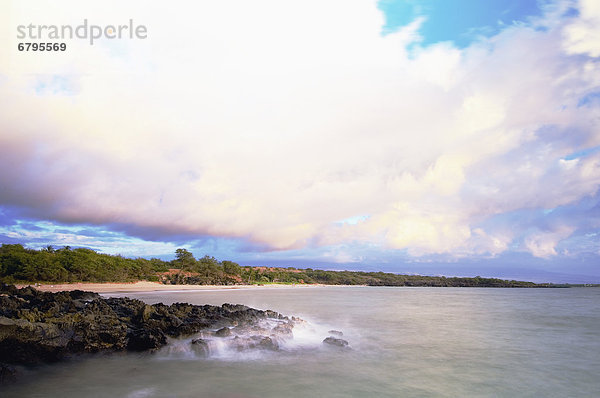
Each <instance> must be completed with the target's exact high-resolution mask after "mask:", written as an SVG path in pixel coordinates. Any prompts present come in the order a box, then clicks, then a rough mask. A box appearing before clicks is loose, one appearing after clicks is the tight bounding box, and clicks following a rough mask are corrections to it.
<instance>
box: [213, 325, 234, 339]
mask: <svg viewBox="0 0 600 398" xmlns="http://www.w3.org/2000/svg"><path fill="white" fill-rule="evenodd" d="M215 336H217V337H227V336H231V329H229V328H228V327H223V328H221V329H219V330H217V331H216V332H215Z"/></svg>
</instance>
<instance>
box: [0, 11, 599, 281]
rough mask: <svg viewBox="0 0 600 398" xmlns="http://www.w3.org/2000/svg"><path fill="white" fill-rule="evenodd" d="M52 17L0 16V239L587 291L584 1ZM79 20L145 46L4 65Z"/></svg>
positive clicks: (594, 180)
mask: <svg viewBox="0 0 600 398" xmlns="http://www.w3.org/2000/svg"><path fill="white" fill-rule="evenodd" d="M60 4H61V7H57V6H56V2H55V1H50V0H35V1H34V0H8V1H3V2H2V3H1V4H0V15H1V16H0V19H1V21H0V22H1V23H0V26H2V28H1V29H2V30H0V48H1V49H2V51H1V52H0V243H21V244H23V245H25V246H27V247H31V248H41V247H45V246H47V245H53V246H56V247H61V246H65V245H68V246H71V247H88V248H92V249H94V250H97V251H99V252H103V253H111V254H122V255H124V256H130V257H146V258H150V257H159V258H163V259H171V258H173V257H174V251H175V249H176V248H179V247H184V248H187V249H188V250H190V251H192V252H193V253H194V254H195V255H196V257H202V256H204V255H205V254H208V255H212V256H215V257H217V258H218V259H221V260H225V259H229V260H233V261H237V262H239V263H240V264H242V265H281V266H299V267H309V266H312V267H317V268H323V269H354V270H383V271H387V272H400V273H420V274H435V275H438V274H441V275H448V276H454V275H470V276H474V275H482V276H499V277H508V278H510V277H517V278H520V279H529V280H536V281H555V282H562V281H568V282H600V235H599V234H600V194H599V187H600V3H599V2H598V1H595V0H579V1H575V0H565V1H562V0H556V1H554V0H537V1H535V0H511V1H507V0H488V1H485V2H483V1H477V0H456V1H442V0H438V1H434V0H423V1H417V0H380V1H375V0H318V1H317V0H303V1H291V0H290V1H280V0H255V1H252V2H248V1H244V0H224V1H219V2H214V1H187V0H175V1H171V2H168V4H167V3H165V2H159V1H131V2H122V1H114V0H107V1H104V2H102V3H101V4H100V3H98V2H83V1H75V0H73V1H71V0H66V1H64V2H61V3H60ZM84 20H87V24H88V25H97V26H100V27H106V26H109V25H114V26H118V25H122V24H129V23H130V21H131V23H132V26H133V25H136V26H137V25H143V26H144V27H145V29H146V33H147V34H146V36H145V37H144V38H140V37H133V38H131V37H130V36H125V37H122V38H120V39H108V38H106V37H102V38H98V39H96V40H95V41H93V44H90V40H89V37H86V38H69V37H66V38H63V39H53V40H48V41H53V42H63V43H66V45H67V49H66V51H64V52H60V51H58V52H44V53H42V52H34V51H19V50H18V45H19V43H24V42H28V41H29V42H36V41H38V40H37V39H32V38H19V37H18V30H17V29H18V26H20V25H23V26H28V25H29V24H33V25H35V26H38V25H45V26H50V25H56V26H62V25H65V24H67V25H71V26H73V27H77V26H80V25H82V24H83V23H84ZM88 36H89V35H88Z"/></svg>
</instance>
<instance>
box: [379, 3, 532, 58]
mask: <svg viewBox="0 0 600 398" xmlns="http://www.w3.org/2000/svg"><path fill="white" fill-rule="evenodd" d="M379 8H380V9H381V10H382V11H383V12H384V14H385V18H386V23H385V26H384V27H383V33H384V34H385V33H390V32H393V31H395V30H397V29H399V28H401V27H402V26H405V25H408V24H409V23H410V22H412V21H414V20H415V19H416V18H418V17H425V18H426V20H425V22H424V23H423V25H422V26H421V29H420V31H419V33H420V34H421V35H422V36H423V42H422V44H423V45H429V44H434V43H438V42H443V41H451V42H453V43H454V44H455V45H456V46H457V47H460V48H464V47H466V46H468V45H469V44H470V43H472V42H473V41H476V40H477V39H478V38H480V37H481V36H484V37H490V36H493V35H495V34H497V33H498V32H500V31H501V30H502V29H503V28H505V27H507V26H510V25H514V24H519V23H526V22H527V21H528V19H530V18H531V17H533V16H538V15H541V12H542V11H541V9H540V7H539V4H538V1H536V0H486V1H481V0H458V1H446V0H380V2H379Z"/></svg>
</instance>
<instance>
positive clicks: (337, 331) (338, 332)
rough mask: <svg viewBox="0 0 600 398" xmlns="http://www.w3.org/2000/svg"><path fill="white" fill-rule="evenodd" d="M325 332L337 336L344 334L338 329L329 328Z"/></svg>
mask: <svg viewBox="0 0 600 398" xmlns="http://www.w3.org/2000/svg"><path fill="white" fill-rule="evenodd" d="M327 333H329V334H330V335H332V336H338V337H342V336H343V335H344V333H342V332H340V331H339V330H330V331H329V332H327Z"/></svg>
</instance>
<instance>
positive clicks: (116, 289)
mask: <svg viewBox="0 0 600 398" xmlns="http://www.w3.org/2000/svg"><path fill="white" fill-rule="evenodd" d="M15 286H16V287H17V288H22V287H26V286H31V287H34V288H36V289H37V290H40V291H42V292H52V293H56V292H63V291H72V290H83V291H87V292H94V293H137V292H156V291H185V290H234V289H236V290H239V289H284V288H288V289H295V288H307V287H320V286H325V285H321V284H296V285H287V284H265V285H261V286H258V285H164V284H162V283H159V282H148V281H138V282H129V283H127V282H125V283H61V284H54V285H51V284H39V285H37V286H36V285H34V284H23V285H21V284H17V285H15Z"/></svg>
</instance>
